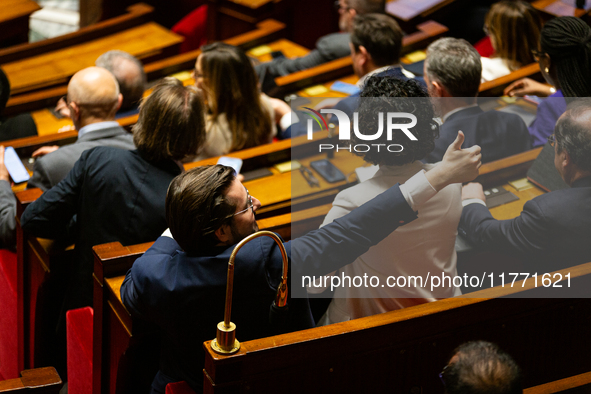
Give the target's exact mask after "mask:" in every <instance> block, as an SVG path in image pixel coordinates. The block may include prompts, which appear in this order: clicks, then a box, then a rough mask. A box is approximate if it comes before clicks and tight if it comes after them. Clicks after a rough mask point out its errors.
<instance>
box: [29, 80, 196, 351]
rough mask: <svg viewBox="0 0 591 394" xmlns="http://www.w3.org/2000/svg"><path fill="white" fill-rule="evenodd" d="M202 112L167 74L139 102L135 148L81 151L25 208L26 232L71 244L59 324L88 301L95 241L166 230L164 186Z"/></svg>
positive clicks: (128, 241) (148, 237) (136, 239)
mask: <svg viewBox="0 0 591 394" xmlns="http://www.w3.org/2000/svg"><path fill="white" fill-rule="evenodd" d="M101 70H103V69H101ZM103 71H104V72H105V73H108V71H106V70H103ZM108 74H109V75H111V74H110V73H108ZM71 109H74V107H71ZM73 112H75V111H73ZM203 114H204V109H203V104H202V101H201V98H200V96H199V94H198V92H197V90H196V89H195V88H194V87H184V86H183V85H182V83H181V82H180V81H179V80H177V79H175V78H165V79H164V80H163V81H162V82H160V83H159V84H158V85H156V87H155V88H154V91H153V92H152V94H151V95H150V96H149V97H148V98H146V99H145V101H143V102H142V104H141V105H140V114H139V119H138V122H137V123H136V124H135V125H134V127H133V139H134V142H135V144H136V146H137V150H133V151H127V150H123V149H116V148H112V147H97V148H94V149H89V150H86V151H85V152H84V153H82V155H81V157H80V159H79V160H78V161H77V162H76V164H75V165H74V168H72V170H71V171H70V172H69V173H68V174H67V176H66V178H65V179H64V180H63V181H61V182H60V183H58V184H57V185H56V186H54V187H53V188H51V189H49V190H47V191H46V192H45V193H43V195H41V197H39V198H38V199H37V200H36V201H35V202H33V203H32V204H30V205H29V206H28V207H27V209H26V210H25V212H24V213H23V215H22V217H21V225H22V228H23V230H24V231H26V232H27V233H28V234H30V235H32V236H37V237H42V238H49V239H61V240H65V241H70V242H71V241H74V242H75V244H76V248H75V254H76V257H75V258H73V261H74V262H75V264H74V266H73V267H72V269H71V272H73V275H72V278H71V280H70V282H69V283H68V288H67V290H66V296H65V297H66V298H65V300H64V305H63V307H62V315H61V316H60V319H61V323H62V324H65V312H66V311H67V310H70V309H74V308H80V307H84V306H91V305H92V272H93V261H94V260H93V254H92V247H93V246H94V245H99V244H103V243H106V242H115V241H118V242H121V243H122V244H123V245H133V244H137V243H142V242H149V241H153V240H155V239H156V238H157V237H158V236H159V235H160V234H161V233H162V231H164V230H165V229H166V227H167V225H166V219H165V209H164V201H165V197H166V191H167V189H168V185H169V184H170V182H171V180H172V179H173V178H174V177H175V176H177V175H178V174H180V173H181V172H182V171H183V167H182V165H181V164H180V160H182V159H183V158H184V157H185V156H187V155H189V154H193V153H194V152H196V151H198V148H199V146H200V145H202V143H203V141H204V140H205V129H204V124H205V122H204V118H203ZM60 327H61V328H62V331H60V332H61V334H62V336H61V337H60V338H59V339H60V340H64V341H65V325H62V326H60Z"/></svg>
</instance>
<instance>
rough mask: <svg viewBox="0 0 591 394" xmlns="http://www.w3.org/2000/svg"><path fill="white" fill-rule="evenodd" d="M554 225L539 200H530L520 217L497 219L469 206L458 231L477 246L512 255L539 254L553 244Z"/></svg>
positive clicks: (485, 210) (488, 213) (488, 212)
mask: <svg viewBox="0 0 591 394" xmlns="http://www.w3.org/2000/svg"><path fill="white" fill-rule="evenodd" d="M549 229H551V224H550V223H549V221H548V220H547V218H546V217H545V216H544V213H543V212H542V210H541V209H540V207H539V206H538V203H537V202H536V200H535V199H534V200H531V201H528V202H527V203H526V204H525V206H524V207H523V211H522V212H521V215H519V216H518V217H516V218H514V219H510V220H496V219H494V218H493V217H492V215H491V214H490V211H489V210H488V208H486V207H485V206H484V205H481V204H470V205H467V206H465V207H464V209H463V210H462V217H461V219H460V226H459V231H460V233H461V234H462V235H463V236H465V237H466V238H468V239H469V240H470V241H471V242H472V243H474V244H475V245H479V246H481V247H483V248H485V249H494V250H496V251H500V252H505V253H509V254H518V255H525V254H531V253H540V252H541V251H543V250H544V249H546V248H547V247H548V244H549V243H550V242H551V241H552V239H551V238H552V237H551V232H550V231H548V230H549Z"/></svg>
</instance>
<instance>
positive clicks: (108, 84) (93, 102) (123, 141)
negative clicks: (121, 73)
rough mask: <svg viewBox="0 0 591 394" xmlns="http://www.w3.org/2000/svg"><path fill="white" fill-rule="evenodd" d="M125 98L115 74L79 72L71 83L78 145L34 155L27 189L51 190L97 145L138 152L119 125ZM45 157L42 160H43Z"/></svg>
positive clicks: (49, 148)
mask: <svg viewBox="0 0 591 394" xmlns="http://www.w3.org/2000/svg"><path fill="white" fill-rule="evenodd" d="M121 100H122V96H121V94H120V93H119V85H118V84H117V81H116V80H115V77H114V76H113V74H111V73H110V72H109V71H107V70H105V69H104V68H100V67H88V68H85V69H83V70H81V71H78V72H77V73H76V74H74V76H73V77H72V79H70V83H69V84H68V95H67V100H66V101H67V103H66V104H67V105H68V108H69V111H70V117H71V118H72V122H73V123H74V127H75V128H76V130H78V139H77V140H76V142H75V143H73V144H70V145H65V146H63V147H61V148H59V149H58V147H57V146H44V147H42V148H40V149H38V150H37V151H35V152H34V153H33V156H36V157H38V158H37V160H36V161H35V165H34V167H33V176H32V177H31V179H30V180H29V182H28V184H27V187H29V188H32V187H38V188H40V189H42V190H47V189H50V188H51V187H53V186H55V185H57V184H58V183H59V182H60V181H61V180H62V179H64V178H65V177H66V175H67V174H68V172H69V171H70V170H71V169H72V167H73V166H74V163H76V160H78V158H79V157H80V155H81V154H82V152H84V151H85V150H87V149H90V148H94V147H96V146H112V147H116V148H121V149H134V148H135V146H134V144H133V137H132V136H131V134H129V133H128V132H127V131H126V130H125V129H124V128H122V127H121V126H119V124H118V123H117V122H115V113H116V112H117V109H118V108H119V107H120V106H121ZM39 156H41V157H39Z"/></svg>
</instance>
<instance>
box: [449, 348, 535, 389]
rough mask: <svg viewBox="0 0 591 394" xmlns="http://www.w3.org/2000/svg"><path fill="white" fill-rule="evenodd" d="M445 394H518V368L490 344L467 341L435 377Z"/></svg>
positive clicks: (521, 387)
mask: <svg viewBox="0 0 591 394" xmlns="http://www.w3.org/2000/svg"><path fill="white" fill-rule="evenodd" d="M439 377H440V378H441V381H442V382H443V384H444V386H445V394H465V393H470V394H521V393H523V385H522V375H521V368H519V366H518V365H517V363H516V362H515V360H513V357H511V356H510V355H509V354H507V353H506V352H504V351H503V350H501V349H500V348H499V347H498V346H497V345H495V344H494V343H490V342H486V341H471V342H466V343H463V344H461V345H460V346H458V347H457V348H456V349H455V350H454V354H453V356H452V357H451V358H450V360H449V362H448V363H447V365H446V366H445V367H444V368H443V371H442V372H441V374H439Z"/></svg>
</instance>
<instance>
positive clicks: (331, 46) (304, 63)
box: [255, 0, 386, 93]
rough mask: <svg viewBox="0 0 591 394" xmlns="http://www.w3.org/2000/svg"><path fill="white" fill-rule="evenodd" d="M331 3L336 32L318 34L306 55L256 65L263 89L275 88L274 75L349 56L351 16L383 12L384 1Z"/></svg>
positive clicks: (342, 0) (289, 72)
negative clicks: (311, 48) (336, 21)
mask: <svg viewBox="0 0 591 394" xmlns="http://www.w3.org/2000/svg"><path fill="white" fill-rule="evenodd" d="M335 6H336V7H337V10H338V12H339V29H340V30H341V32H340V33H333V34H328V35H326V36H324V37H320V39H319V40H318V41H317V42H316V48H314V49H313V50H312V51H310V53H308V54H307V55H306V56H303V57H297V58H294V59H287V58H285V57H284V58H278V59H274V60H273V61H270V62H267V63H262V64H259V65H258V66H256V68H255V69H256V72H257V74H258V76H259V78H260V81H261V84H262V85H263V91H265V92H267V93H269V92H270V90H271V89H272V88H273V87H275V78H277V77H280V76H282V75H287V74H291V73H294V72H296V71H300V70H305V69H307V68H311V67H315V66H318V65H321V64H323V63H327V62H330V61H331V60H335V59H339V58H342V57H346V56H349V54H350V49H349V32H350V31H351V27H352V24H351V22H352V20H353V18H354V17H355V16H356V15H363V14H369V13H384V12H385V7H386V2H385V0H337V1H336V2H335Z"/></svg>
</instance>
